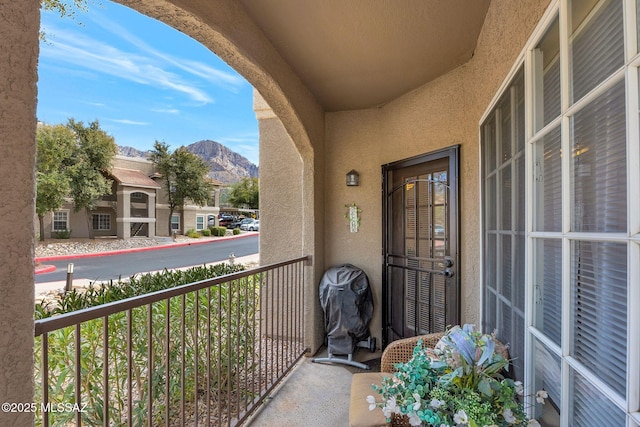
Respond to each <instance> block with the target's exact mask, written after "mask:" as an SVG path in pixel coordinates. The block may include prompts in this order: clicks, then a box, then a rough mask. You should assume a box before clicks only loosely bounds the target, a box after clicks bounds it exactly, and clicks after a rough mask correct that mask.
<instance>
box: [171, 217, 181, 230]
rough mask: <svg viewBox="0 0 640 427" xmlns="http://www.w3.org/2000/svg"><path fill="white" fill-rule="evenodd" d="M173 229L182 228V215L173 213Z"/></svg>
mask: <svg viewBox="0 0 640 427" xmlns="http://www.w3.org/2000/svg"><path fill="white" fill-rule="evenodd" d="M171 229H172V230H180V215H171Z"/></svg>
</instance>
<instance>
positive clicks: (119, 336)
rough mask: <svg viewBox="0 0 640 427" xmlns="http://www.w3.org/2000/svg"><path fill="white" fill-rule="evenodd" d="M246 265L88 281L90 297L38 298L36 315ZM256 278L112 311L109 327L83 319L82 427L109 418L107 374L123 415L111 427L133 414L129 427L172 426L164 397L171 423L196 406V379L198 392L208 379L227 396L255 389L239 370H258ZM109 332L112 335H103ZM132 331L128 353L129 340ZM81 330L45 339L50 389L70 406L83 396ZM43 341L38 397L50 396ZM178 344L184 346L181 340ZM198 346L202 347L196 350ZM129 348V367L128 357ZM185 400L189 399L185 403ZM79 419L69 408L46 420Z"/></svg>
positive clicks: (112, 401) (114, 408)
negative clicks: (78, 351)
mask: <svg viewBox="0 0 640 427" xmlns="http://www.w3.org/2000/svg"><path fill="white" fill-rule="evenodd" d="M241 270H244V267H243V266H239V265H230V264H218V265H215V266H202V267H195V268H192V269H188V270H184V271H167V270H165V271H163V272H161V273H150V274H143V275H140V276H133V277H131V279H130V280H129V281H128V282H123V281H117V282H113V281H112V282H108V283H101V284H98V285H91V286H90V287H89V289H87V290H86V292H83V293H81V292H78V291H77V290H75V289H74V290H72V291H70V292H68V293H67V294H66V295H64V296H62V297H61V300H60V303H59V304H58V305H57V306H56V307H55V308H53V309H51V307H47V306H45V305H42V304H38V305H37V306H36V317H37V318H38V317H48V316H51V315H56V314H62V313H64V312H68V311H73V310H77V309H80V308H85V307H91V306H94V305H100V304H104V303H108V302H112V301H117V300H120V299H124V298H130V297H132V296H135V295H140V294H144V293H149V292H154V291H157V290H161V289H166V288H171V287H175V286H180V285H183V284H186V283H193V282H197V281H200V280H205V279H210V278H213V277H217V276H220V275H225V274H230V273H233V272H236V271H241ZM259 283H260V281H259V280H257V278H254V277H247V278H244V279H240V280H233V281H230V282H225V283H222V284H220V285H217V286H213V287H211V288H209V290H206V289H203V290H201V291H199V292H197V293H196V292H190V293H188V294H186V295H184V296H176V297H173V298H170V299H167V300H162V301H158V302H155V303H153V304H152V305H151V307H150V308H149V307H147V306H142V307H136V308H133V309H131V310H130V311H124V312H119V313H115V314H112V315H110V316H108V319H107V322H108V325H106V326H108V327H107V328H105V325H104V322H105V320H104V319H105V318H104V317H102V318H99V319H95V320H90V321H86V322H83V323H81V324H80V326H79V332H80V336H81V337H82V344H81V348H82V361H81V365H82V379H81V383H80V394H81V395H80V396H79V398H80V399H81V401H82V402H83V404H86V408H85V409H84V411H85V412H83V413H82V419H83V424H84V425H102V424H103V422H104V416H103V408H104V402H103V401H102V396H104V390H103V387H104V386H103V384H104V378H105V375H106V376H107V378H108V384H109V418H110V419H111V420H118V421H119V422H118V423H116V424H114V425H117V426H124V425H127V422H128V421H129V420H128V417H131V420H130V421H131V424H132V425H147V424H153V425H165V424H166V423H168V420H166V419H165V414H166V411H165V402H167V403H168V404H169V416H170V420H173V419H174V417H179V416H180V406H181V404H182V405H183V404H184V403H186V404H187V406H189V407H191V406H192V405H193V396H194V394H195V393H196V384H197V385H198V392H199V393H206V384H210V387H211V392H212V394H213V395H216V394H217V393H218V392H219V391H218V389H220V390H221V391H222V393H223V395H224V394H226V393H227V392H226V390H227V388H230V389H231V390H235V391H236V392H237V393H240V394H241V395H242V396H245V397H246V396H249V395H250V393H251V390H250V389H247V388H245V387H248V386H246V385H244V384H243V380H242V377H241V372H243V371H245V370H249V369H253V368H255V366H256V364H257V363H258V362H257V361H258V360H259V359H258V358H257V357H256V354H255V351H256V350H255V348H256V347H255V340H256V339H258V337H257V335H256V329H255V327H254V326H255V325H254V324H253V320H252V319H253V318H254V316H255V310H256V307H255V301H256V299H257V298H258V295H259ZM207 308H209V309H210V311H211V313H218V312H220V313H222V314H223V315H222V316H220V317H218V316H217V315H214V316H212V317H211V318H208V316H207ZM196 314H197V315H196ZM183 319H184V320H183ZM214 319H216V320H214ZM209 322H211V323H212V324H209ZM208 324H209V326H208ZM129 325H131V327H130V326H129ZM167 325H168V329H166V327H167ZM208 327H210V328H211V329H212V331H211V334H210V335H209V334H208V333H207V328H208ZM105 330H106V331H108V336H107V337H106V340H105V337H104V333H105ZM129 331H130V332H129ZM150 331H151V332H150ZM214 331H215V332H214ZM129 333H131V348H130V349H128V346H127V343H128V340H129V338H128V334H129ZM150 333H151V343H150V342H149V334H150ZM75 334H76V328H75V327H74V326H71V327H68V328H63V329H58V330H55V331H52V332H50V333H49V334H48V335H47V344H48V353H47V354H48V364H49V369H48V376H49V391H48V394H49V402H51V403H52V404H57V403H70V404H73V403H74V402H75V401H76V400H75V398H76V397H75V396H74V394H75V393H74V388H75V381H74V370H75V340H76V336H75ZM42 339H43V338H42V337H37V338H36V340H35V353H34V355H35V365H34V368H35V381H36V386H35V387H36V389H35V396H36V401H42V397H43V393H42V388H41V385H42V374H43V373H42V363H41V361H42ZM181 340H183V342H184V346H181V345H176V343H180V341H181ZM105 342H106V343H107V345H108V354H109V364H108V370H107V371H105V364H104V363H103V354H104V345H105ZM196 343H197V345H196ZM167 348H169V351H168V353H166V349H167ZM196 348H198V349H199V351H198V352H196V351H195V350H194V349H196ZM207 348H210V349H211V351H212V352H215V353H216V354H219V355H221V357H218V358H215V359H210V358H209V356H208V353H207V351H205V349H207ZM232 349H233V350H234V351H231V350H232ZM129 352H131V359H130V360H131V363H129V361H128V353H129ZM209 359H210V360H209ZM129 366H130V367H131V379H132V382H131V390H132V397H133V399H132V400H133V401H132V404H133V406H132V412H131V413H129V411H128V409H127V406H128V403H127V402H128V397H129V396H128V385H127V377H128V369H129ZM167 366H168V367H169V370H168V371H167V369H166V368H167ZM196 367H197V371H196ZM149 381H151V383H149ZM167 386H168V387H167ZM167 388H168V391H169V392H168V395H167V394H166V393H167ZM149 391H151V395H149ZM185 397H186V399H187V400H186V402H181V399H184V398H185ZM149 400H151V401H152V408H153V413H152V414H149V413H148V406H147V403H148V402H149ZM75 415H76V414H75V413H74V412H72V411H69V412H57V413H51V414H49V418H50V420H49V421H50V423H51V425H60V426H62V425H70V424H72V423H73V421H74V417H75ZM40 417H41V415H40ZM36 418H37V419H36V425H42V420H41V418H39V417H38V416H36Z"/></svg>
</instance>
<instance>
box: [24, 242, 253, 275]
mask: <svg viewBox="0 0 640 427" xmlns="http://www.w3.org/2000/svg"><path fill="white" fill-rule="evenodd" d="M231 253H233V254H234V255H235V256H236V257H241V256H247V255H253V254H256V253H258V235H257V234H256V235H253V236H247V237H242V238H238V239H228V240H219V241H216V240H213V241H211V242H207V243H197V244H194V245H189V246H177V247H168V248H165V249H153V250H147V251H141V252H129V253H122V254H116V255H106V256H99V257H89V258H75V259H66V260H63V261H47V262H46V264H47V265H55V266H56V271H54V272H51V273H42V274H36V276H35V279H36V283H46V282H56V281H61V280H65V279H66V277H67V264H69V263H73V278H74V280H76V279H89V280H91V281H108V280H111V279H118V278H119V277H129V276H131V275H133V274H136V273H144V272H148V271H156V270H162V269H163V268H179V267H189V266H193V265H202V264H204V263H211V262H216V261H223V260H226V259H228V258H229V254H231Z"/></svg>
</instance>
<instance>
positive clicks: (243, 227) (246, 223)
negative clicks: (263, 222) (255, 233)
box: [240, 218, 256, 231]
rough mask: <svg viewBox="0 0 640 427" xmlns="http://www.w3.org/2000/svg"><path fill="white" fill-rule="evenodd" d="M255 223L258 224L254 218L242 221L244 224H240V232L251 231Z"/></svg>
mask: <svg viewBox="0 0 640 427" xmlns="http://www.w3.org/2000/svg"><path fill="white" fill-rule="evenodd" d="M254 222H256V220H255V219H253V218H246V219H243V220H242V222H240V230H245V231H247V230H249V227H250V226H251V225H252V224H253V223H254Z"/></svg>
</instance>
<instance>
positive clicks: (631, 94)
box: [479, 0, 640, 427]
mask: <svg viewBox="0 0 640 427" xmlns="http://www.w3.org/2000/svg"><path fill="white" fill-rule="evenodd" d="M620 1H622V3H623V10H624V24H625V29H624V31H625V34H624V39H625V65H624V69H623V70H619V71H617V72H614V73H613V74H611V75H610V76H609V77H608V78H607V79H606V80H605V81H604V82H602V83H601V84H600V85H598V86H597V87H596V88H594V89H593V90H592V91H591V92H590V93H589V94H587V95H586V96H585V99H583V100H582V101H578V102H577V103H574V105H572V106H569V82H570V78H571V76H570V72H571V70H570V67H569V60H570V58H569V55H570V53H569V49H568V47H569V28H568V27H569V24H568V22H567V21H568V18H567V17H568V16H569V15H570V13H569V12H570V10H569V9H570V3H569V0H552V2H551V4H550V5H549V7H548V9H547V11H546V12H545V15H544V16H543V18H542V19H541V20H540V22H539V23H538V27H537V28H536V30H535V31H534V32H533V34H532V35H531V38H530V39H529V41H528V42H527V44H526V46H525V49H523V51H522V52H521V54H520V56H519V58H518V60H517V61H516V63H515V64H514V66H513V68H512V71H511V73H510V74H509V75H508V76H507V78H506V79H505V80H504V83H503V85H502V86H501V88H500V90H499V91H498V92H497V93H496V95H495V97H494V99H493V101H492V102H491V104H490V105H489V107H488V108H487V110H486V112H485V114H484V115H483V117H482V118H481V119H480V122H479V125H480V126H481V125H482V124H483V123H484V121H485V120H486V119H487V117H488V116H489V114H490V113H491V112H492V111H493V110H494V108H495V107H496V105H497V103H498V101H499V100H500V99H501V97H502V95H503V93H504V91H505V89H506V88H507V87H508V86H509V85H510V84H511V81H512V80H513V78H514V76H515V74H516V72H517V71H518V70H519V68H520V67H521V66H522V65H523V64H524V66H525V93H526V95H525V111H526V112H525V129H526V130H525V137H526V140H527V147H526V153H525V156H526V159H527V160H526V168H527V169H526V182H525V190H526V200H525V212H526V218H525V221H526V230H527V232H526V234H527V237H526V249H525V263H526V265H525V268H526V270H525V282H526V283H525V286H526V294H525V295H526V301H525V304H526V305H525V307H526V310H525V311H526V313H525V316H526V319H525V324H526V325H527V326H526V333H525V367H526V369H525V386H526V392H527V394H528V395H532V394H533V393H535V390H533V389H531V386H532V384H533V379H534V375H535V372H534V370H535V360H534V356H535V349H534V348H533V347H534V346H533V344H534V339H538V340H539V341H540V342H542V343H543V344H545V347H546V348H547V349H548V350H549V351H551V352H552V353H553V354H555V355H556V356H558V357H559V358H560V359H561V371H562V374H561V378H560V379H559V380H560V381H561V389H562V402H561V415H560V422H561V426H563V427H568V426H569V415H570V414H569V410H570V403H569V402H570V400H571V397H572V396H571V395H570V390H571V388H570V381H571V378H570V376H571V372H570V371H571V369H574V370H575V371H577V372H579V373H580V374H581V375H582V376H583V377H584V378H585V379H586V380H587V381H589V382H590V383H591V385H592V386H593V388H594V389H595V390H597V391H598V393H599V394H600V395H601V396H602V397H606V398H607V399H608V400H609V401H610V402H611V403H613V404H614V405H615V406H617V407H619V408H620V409H621V410H622V411H624V412H625V413H626V426H627V427H640V310H639V309H638V307H639V306H640V197H638V194H640V93H639V86H640V83H639V81H640V77H639V74H640V53H638V45H639V44H640V43H639V42H638V31H637V27H638V26H640V22H636V20H637V19H638V18H637V16H638V15H637V13H636V12H637V11H636V9H637V7H639V6H640V5H639V4H638V3H640V1H636V0H620ZM558 14H559V23H560V34H561V37H560V40H561V51H560V55H561V58H560V59H561V61H562V65H561V70H560V80H561V91H562V93H561V99H562V107H561V110H562V112H561V116H560V118H558V119H556V120H553V121H551V122H550V123H548V124H547V125H546V126H545V127H544V128H543V129H539V130H537V131H536V132H535V134H534V126H533V107H532V104H533V99H532V98H533V95H534V93H533V77H532V76H533V71H534V61H535V60H534V53H533V51H534V49H535V48H536V45H537V43H538V42H539V40H540V38H541V37H542V36H543V35H544V33H545V31H546V30H547V28H548V27H549V26H550V25H551V24H552V23H553V20H554V19H555V18H556V16H557V15H558ZM621 79H623V80H624V81H625V95H626V96H625V98H626V127H627V128H626V131H627V232H626V233H607V234H605V235H603V234H602V233H575V232H571V231H570V230H571V229H570V227H571V209H565V208H563V211H562V224H563V227H562V228H563V229H562V232H561V233H560V234H561V236H560V237H559V238H560V239H561V240H562V248H563V250H562V266H563V267H562V268H563V270H562V283H563V285H562V293H563V297H562V299H563V303H562V304H563V305H562V317H563V320H562V325H561V330H562V342H561V346H560V347H558V346H557V345H555V344H554V343H553V342H551V341H550V340H549V339H548V338H547V337H546V336H545V335H544V334H543V333H542V332H541V331H539V330H538V329H536V327H535V325H534V323H533V310H534V288H533V280H532V278H533V276H534V274H535V272H534V271H533V269H534V265H535V263H534V256H535V247H534V242H535V239H536V238H544V237H556V238H558V233H552V232H540V231H539V232H535V231H534V226H533V225H534V218H533V215H534V213H533V212H532V210H531V209H532V207H533V206H534V196H535V193H534V183H533V181H534V166H533V163H532V161H533V158H534V157H533V154H534V153H533V143H534V142H535V141H537V140H538V139H539V138H540V137H542V136H543V135H544V134H545V133H547V132H548V131H549V130H550V129H552V128H553V127H555V126H557V125H558V124H559V123H560V124H561V125H562V128H561V148H562V152H563V153H569V152H571V151H570V145H571V140H570V137H571V135H570V132H569V130H570V127H569V125H570V120H571V117H572V116H573V115H575V114H576V112H578V111H580V109H581V108H582V107H583V106H585V105H586V104H587V103H589V102H590V101H591V100H593V99H594V98H596V97H597V96H599V95H600V94H602V93H604V92H605V91H606V90H607V89H609V88H611V87H612V86H613V84H614V83H616V82H619V81H620V80H621ZM480 154H482V151H481V153H480ZM479 159H480V164H481V167H480V178H481V179H479V182H480V185H481V194H483V193H482V191H483V186H484V182H483V179H482V178H483V171H484V166H483V163H484V158H482V156H481V155H480V156H479ZM570 162H571V158H570V156H566V155H565V156H563V157H562V177H563V178H562V180H563V182H562V198H563V206H564V205H566V204H567V203H569V200H568V198H569V197H570V192H571V188H570V183H571V180H570V178H571V168H570ZM482 197H483V198H482V201H483V203H484V195H483V196H482ZM481 212H484V210H481ZM483 221H484V220H483ZM552 235H553V236H552ZM580 238H582V239H588V240H592V241H594V240H598V241H607V242H618V243H624V244H626V245H627V257H628V259H627V281H628V282H627V284H628V290H627V292H628V294H627V342H626V345H627V366H626V371H627V390H626V396H625V398H624V399H620V398H619V396H617V395H616V394H615V393H614V392H612V391H611V389H610V388H609V387H607V386H606V385H605V384H603V383H602V381H600V380H599V378H598V377H597V375H595V374H594V373H592V372H590V371H589V370H587V369H583V368H582V367H581V365H580V363H579V362H578V361H576V360H575V359H574V358H573V357H571V355H570V354H569V351H570V339H571V333H572V328H571V322H570V318H571V309H572V308H571V305H572V300H571V244H572V242H573V241H575V240H576V239H580ZM481 240H484V229H483V230H481ZM482 268H483V269H484V264H483V266H482ZM480 277H481V278H483V279H482V280H484V275H483V274H482V273H481V276H480ZM484 289H485V288H484V284H483V293H484ZM484 310H485V306H484V302H482V304H481V311H484ZM482 318H484V314H483V316H482ZM533 403H535V400H533V399H531V398H529V399H527V402H526V404H525V405H526V406H528V407H532V406H533V405H532V404H533ZM531 410H532V409H531Z"/></svg>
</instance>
